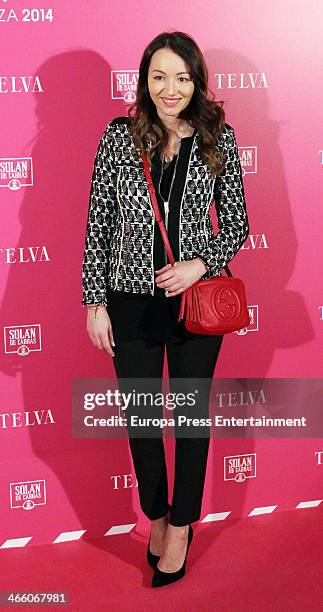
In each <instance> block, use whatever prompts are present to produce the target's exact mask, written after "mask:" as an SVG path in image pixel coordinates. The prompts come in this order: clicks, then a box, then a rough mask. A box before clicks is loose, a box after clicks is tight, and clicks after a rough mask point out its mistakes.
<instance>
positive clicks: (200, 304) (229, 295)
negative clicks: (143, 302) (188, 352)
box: [141, 151, 250, 336]
mask: <svg viewBox="0 0 323 612" xmlns="http://www.w3.org/2000/svg"><path fill="white" fill-rule="evenodd" d="M141 156H142V160H143V164H144V169H145V174H146V179H147V183H148V189H149V193H150V196H151V201H152V205H153V209H154V213H155V217H156V221H157V222H158V224H159V228H160V231H161V235H162V238H163V241H164V244H165V247H166V251H167V255H168V258H169V261H170V264H171V265H172V266H173V265H174V264H175V260H174V256H173V253H172V249H171V246H170V244H169V239H168V235H167V232H166V228H165V224H164V221H163V218H162V216H161V213H160V210H159V206H158V203H157V198H156V194H155V189H154V185H153V181H152V178H151V173H150V169H149V163H148V159H147V155H146V153H145V152H144V151H142V153H141ZM224 269H225V270H226V273H227V275H228V276H227V277H225V276H216V277H214V278H209V279H200V280H198V281H196V282H195V283H194V284H193V285H191V286H190V287H188V289H185V290H184V291H183V292H182V294H181V305H180V311H179V316H178V321H181V320H182V319H184V321H185V327H186V329H187V330H188V331H190V332H192V333H196V334H207V335H214V336H217V335H222V334H228V333H230V332H233V331H237V330H240V329H242V328H243V327H247V325H249V323H250V317H249V312H248V308H247V303H246V292H245V286H244V283H243V281H242V280H241V279H240V278H236V277H233V276H232V274H231V272H230V270H229V268H228V266H225V267H224ZM170 299H171V298H170Z"/></svg>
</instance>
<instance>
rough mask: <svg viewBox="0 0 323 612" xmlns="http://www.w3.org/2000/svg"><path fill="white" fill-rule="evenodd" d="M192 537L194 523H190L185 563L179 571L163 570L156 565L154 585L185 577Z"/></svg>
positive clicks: (157, 585) (163, 584) (161, 584)
mask: <svg viewBox="0 0 323 612" xmlns="http://www.w3.org/2000/svg"><path fill="white" fill-rule="evenodd" d="M192 539H193V527H192V525H190V526H189V528H188V538H187V549H186V555H185V559H184V563H183V565H182V567H180V568H179V570H177V572H162V571H161V570H160V569H159V568H158V567H157V565H156V569H155V571H154V574H153V579H152V583H151V584H152V586H153V587H159V586H165V585H166V584H170V583H171V582H175V581H176V580H179V579H180V578H183V576H185V568H186V558H187V553H188V549H189V547H190V544H191V542H192Z"/></svg>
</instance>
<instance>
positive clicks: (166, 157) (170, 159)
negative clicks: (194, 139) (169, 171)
mask: <svg viewBox="0 0 323 612" xmlns="http://www.w3.org/2000/svg"><path fill="white" fill-rule="evenodd" d="M181 141H182V139H181V138H178V139H177V140H176V141H175V143H174V155H175V149H176V147H177V145H178V144H180V142H181ZM162 158H163V163H164V164H165V168H166V167H167V166H168V165H169V164H170V162H171V161H172V159H173V158H171V157H169V155H167V153H166V154H165V153H163V155H162Z"/></svg>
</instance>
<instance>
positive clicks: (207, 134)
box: [128, 32, 225, 178]
mask: <svg viewBox="0 0 323 612" xmlns="http://www.w3.org/2000/svg"><path fill="white" fill-rule="evenodd" d="M163 48H167V49H171V50H172V51H174V52H175V53H177V55H180V56H181V57H182V58H183V59H184V61H185V62H186V64H187V65H188V66H189V71H190V73H191V78H192V80H193V82H194V92H193V95H192V98H191V100H190V103H189V105H188V106H187V107H186V108H184V109H183V110H182V111H181V113H179V115H178V118H179V119H183V120H185V121H187V122H188V123H189V125H190V126H191V127H194V128H196V129H197V130H198V132H199V135H200V138H201V149H200V151H201V157H202V161H203V163H205V164H207V165H208V166H209V168H210V169H211V177H212V178H213V177H214V176H216V175H217V174H218V173H219V172H220V171H221V170H222V169H223V167H224V160H223V158H222V156H221V154H220V152H219V151H217V147H216V144H217V138H218V136H219V135H220V134H221V133H222V132H223V130H224V123H225V113H224V110H223V109H222V106H223V100H220V101H216V100H215V99H214V94H213V92H212V91H211V90H210V89H209V87H208V69H207V66H206V63H205V60H204V57H203V54H202V52H201V50H200V49H199V47H198V45H197V44H196V42H195V41H194V40H193V39H192V38H191V37H190V36H188V35H187V34H185V33H184V32H162V33H161V34H159V35H158V36H156V37H155V38H154V39H153V40H152V41H151V42H150V43H149V45H148V46H147V47H146V49H145V50H144V53H143V56H142V59H141V62H140V66H139V78H138V85H137V93H136V102H135V103H134V104H132V105H131V106H130V107H129V109H128V116H129V117H130V118H131V132H132V135H133V139H134V142H135V146H136V147H137V148H139V149H144V150H145V151H146V154H147V158H148V161H149V163H151V157H152V156H153V155H154V151H155V149H156V148H157V147H160V148H161V150H164V149H166V148H167V145H168V132H167V130H166V128H165V126H164V124H163V122H162V121H161V119H160V117H159V115H158V114H157V111H156V106H155V104H154V102H153V101H152V99H151V97H150V94H149V90H148V69H149V65H150V61H151V58H152V55H153V54H154V53H155V51H157V50H158V49H163ZM208 91H210V92H211V94H212V96H213V99H211V98H209V97H208Z"/></svg>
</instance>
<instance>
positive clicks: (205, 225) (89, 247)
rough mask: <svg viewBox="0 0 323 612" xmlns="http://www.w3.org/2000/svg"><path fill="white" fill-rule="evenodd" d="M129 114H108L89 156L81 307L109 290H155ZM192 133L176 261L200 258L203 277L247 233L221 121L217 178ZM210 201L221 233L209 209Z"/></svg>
mask: <svg viewBox="0 0 323 612" xmlns="http://www.w3.org/2000/svg"><path fill="white" fill-rule="evenodd" d="M128 121H129V120H128V119H127V118H126V117H117V118H116V119H113V120H112V121H111V122H110V123H109V124H108V125H107V127H106V129H105V131H104V133H103V134H102V137H101V140H100V143H99V146H98V150H97V153H96V156H95V160H94V167H93V174H92V182H91V191H90V202H89V210H88V219H87V227H86V235H85V245H84V257H83V264H82V285H83V299H82V305H83V306H85V305H86V304H94V303H100V304H105V305H108V304H107V296H106V289H107V287H109V288H112V289H115V290H117V291H125V292H132V293H138V294H140V293H141V294H144V293H149V294H151V295H154V279H155V272H154V267H153V246H154V245H153V236H154V224H155V216H154V211H153V207H152V204H151V200H150V194H149V190H148V185H147V182H146V177H145V172H144V167H143V164H142V160H141V157H140V152H139V150H138V149H137V148H136V147H135V146H134V142H133V139H132V137H131V134H130V132H129V129H128V125H129V124H128ZM198 138H199V134H198V132H197V133H196V135H195V137H194V140H193V145H192V151H191V156H190V161H189V166H188V171H187V175H186V181H185V187H184V193H183V197H182V202H181V210H180V231H179V237H178V240H179V260H180V261H182V260H191V259H194V258H195V257H198V256H199V257H201V258H202V259H203V260H204V261H205V262H206V264H207V265H208V268H209V269H208V271H207V272H206V273H205V274H204V275H203V279H207V278H211V277H213V276H219V275H220V273H221V270H222V268H223V267H224V266H225V265H226V264H227V263H228V262H229V261H231V259H232V258H233V257H234V255H235V254H236V253H237V251H238V250H239V249H240V247H241V246H242V244H243V243H244V242H245V240H246V238H247V236H248V234H249V224H248V215H247V211H246V202H245V194H244V187H243V181H242V173H241V166H240V159H239V153H238V147H237V143H236V138H235V133H234V130H233V128H232V127H231V126H230V125H228V124H227V123H226V124H225V130H224V132H223V133H222V134H221V135H220V137H219V139H218V143H217V146H218V149H219V150H220V151H224V153H225V155H226V164H225V168H224V170H223V171H222V173H220V174H219V175H218V176H217V177H216V178H211V177H210V169H209V168H208V166H207V165H205V164H203V162H202V159H201V157H200V153H199V146H198ZM214 200H215V202H216V212H217V217H218V227H219V231H218V232H217V234H216V235H214V231H213V225H212V220H211V217H210V207H211V205H212V202H213V201H214Z"/></svg>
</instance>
